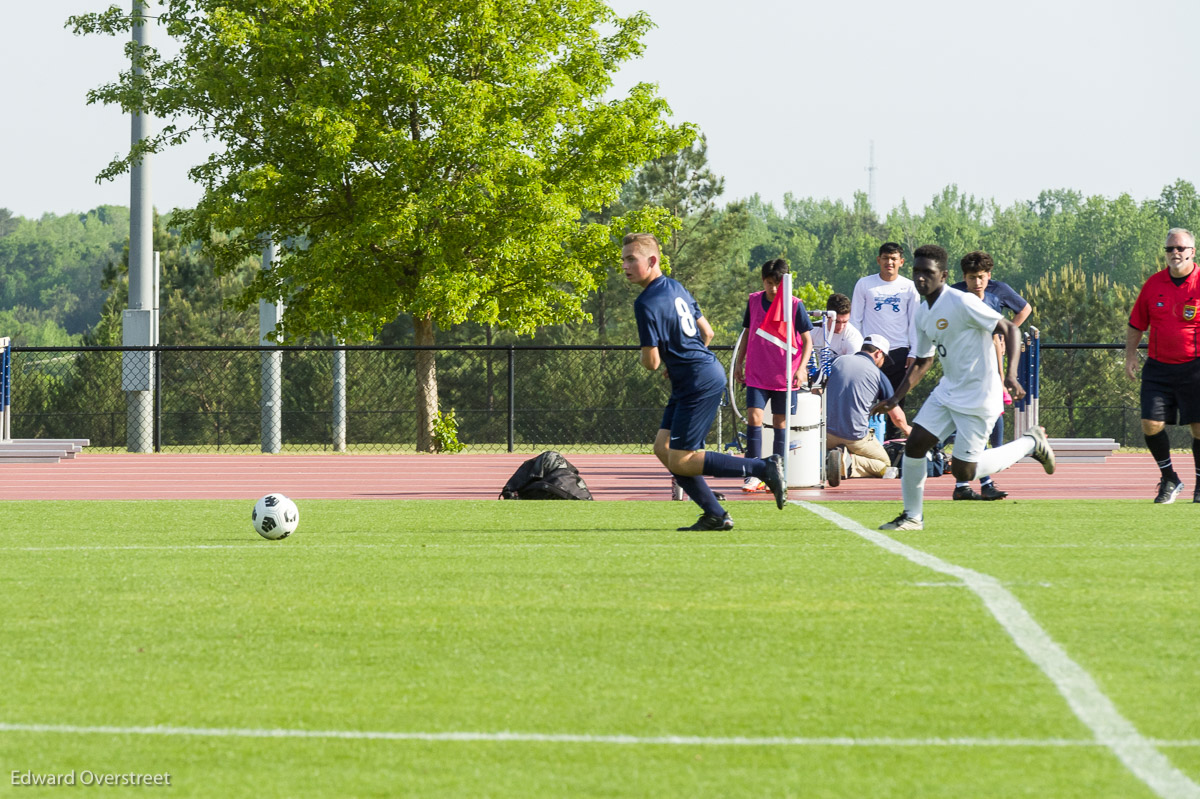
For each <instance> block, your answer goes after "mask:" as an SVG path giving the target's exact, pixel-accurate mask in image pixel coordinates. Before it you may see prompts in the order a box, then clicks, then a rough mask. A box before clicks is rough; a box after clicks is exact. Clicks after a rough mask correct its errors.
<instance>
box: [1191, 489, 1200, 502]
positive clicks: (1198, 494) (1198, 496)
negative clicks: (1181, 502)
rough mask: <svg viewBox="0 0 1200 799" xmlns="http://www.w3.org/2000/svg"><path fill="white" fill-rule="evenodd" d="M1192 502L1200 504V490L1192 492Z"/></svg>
mask: <svg viewBox="0 0 1200 799" xmlns="http://www.w3.org/2000/svg"><path fill="white" fill-rule="evenodd" d="M1192 502H1200V488H1197V489H1196V490H1195V491H1193V492H1192Z"/></svg>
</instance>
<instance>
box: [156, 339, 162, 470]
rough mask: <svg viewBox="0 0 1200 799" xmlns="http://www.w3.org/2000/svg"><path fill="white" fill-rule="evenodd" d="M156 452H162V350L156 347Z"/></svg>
mask: <svg viewBox="0 0 1200 799" xmlns="http://www.w3.org/2000/svg"><path fill="white" fill-rule="evenodd" d="M154 451H155V452H162V348H161V347H160V346H159V345H157V344H155V345H154Z"/></svg>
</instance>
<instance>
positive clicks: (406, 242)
mask: <svg viewBox="0 0 1200 799" xmlns="http://www.w3.org/2000/svg"><path fill="white" fill-rule="evenodd" d="M159 5H160V6H161V10H159V11H158V14H157V15H158V16H159V18H160V19H161V20H162V21H163V23H164V24H165V25H166V27H167V30H168V32H169V34H170V35H171V36H172V37H173V38H175V39H177V40H178V41H179V43H180V44H181V49H180V51H179V54H178V55H177V56H175V57H174V58H170V59H164V58H162V57H161V56H160V55H159V54H158V53H157V52H155V51H154V50H152V49H149V48H146V49H142V50H139V49H138V48H136V47H132V46H131V47H132V53H133V56H134V60H135V61H140V63H141V66H142V68H143V70H144V75H137V74H136V73H135V71H134V70H133V69H131V70H129V71H128V72H125V73H124V74H122V75H120V76H119V78H118V79H117V80H116V81H114V82H113V83H110V84H108V85H106V86H103V87H101V88H99V89H97V90H95V91H93V92H92V93H91V95H90V99H91V100H92V101H93V102H104V103H119V104H120V105H121V106H122V107H123V108H125V109H126V110H128V111H133V112H143V113H150V114H153V115H154V116H156V117H158V118H161V119H164V120H166V121H167V124H166V125H165V126H164V128H163V129H162V132H161V133H160V134H158V135H157V136H155V137H153V138H151V139H148V140H146V141H145V142H144V144H143V145H141V146H140V147H135V148H134V149H133V150H132V151H131V152H130V153H129V155H128V156H127V157H125V158H123V159H120V160H118V161H115V162H114V163H113V164H112V165H110V166H109V168H108V169H107V170H106V171H105V172H104V173H102V177H103V176H112V175H115V174H118V173H120V172H121V171H123V170H124V169H127V168H128V167H129V165H130V164H131V163H133V162H135V161H136V160H137V159H138V158H140V157H141V154H142V153H143V152H144V151H150V150H158V149H161V148H163V147H166V146H169V145H170V144H173V143H177V142H179V141H182V140H183V139H185V138H187V137H189V136H191V135H194V134H197V133H199V134H202V135H204V136H205V137H206V138H208V139H210V140H213V141H215V142H217V143H218V144H219V145H220V146H219V149H218V152H216V153H215V154H214V155H212V156H211V157H209V158H208V160H207V161H206V162H205V163H203V164H200V165H198V166H196V167H195V168H193V169H192V171H191V176H192V177H193V178H194V179H195V180H197V181H198V182H200V183H201V185H202V186H203V187H204V195H203V197H202V199H201V200H200V202H199V204H198V205H197V206H196V208H195V209H192V210H188V211H182V212H180V213H179V214H178V216H177V217H176V218H177V221H178V222H179V223H180V224H181V226H182V229H183V233H184V235H185V237H187V238H189V239H196V240H199V241H200V242H202V244H203V247H204V250H205V252H206V254H207V255H209V256H210V257H211V258H212V259H213V261H214V263H215V265H216V267H217V269H218V270H221V271H228V270H236V269H237V267H238V265H239V264H241V263H242V262H243V260H244V259H245V258H246V257H248V256H252V255H254V254H255V253H257V252H258V251H259V250H260V249H261V247H262V238H261V237H262V236H264V235H266V236H270V237H271V238H272V239H273V240H274V241H276V242H280V243H281V246H282V251H283V257H282V260H281V262H280V263H279V265H278V266H277V267H276V268H275V269H272V270H270V271H264V272H262V273H260V274H259V275H258V276H257V278H256V279H255V280H254V281H253V282H252V283H251V284H250V286H249V287H248V289H247V291H246V294H245V296H244V298H243V299H244V300H245V302H247V303H250V302H252V301H253V300H255V299H257V298H260V297H261V298H267V299H274V298H276V297H279V296H283V297H284V298H285V300H286V302H287V305H288V312H287V316H286V320H285V330H284V331H281V333H282V334H283V335H284V336H286V337H296V336H307V335H322V334H329V333H333V334H336V335H338V336H340V337H342V338H346V339H350V340H361V339H365V338H368V337H370V336H371V335H373V334H374V333H375V332H376V331H378V330H379V329H380V327H381V326H382V325H383V324H385V323H387V322H388V321H389V320H392V319H394V318H396V316H397V315H398V314H400V313H401V312H407V313H409V314H411V315H412V318H413V325H414V339H415V342H416V343H417V344H433V342H434V335H433V334H434V326H435V324H436V325H439V326H443V327H446V326H451V325H455V324H459V323H461V322H464V321H468V320H471V321H475V322H480V323H484V324H489V325H498V326H500V327H505V328H510V329H513V330H515V331H517V332H521V333H528V332H532V331H533V330H534V329H535V328H536V327H537V326H539V325H545V324H554V323H559V322H563V321H565V320H569V319H575V318H579V317H581V316H583V315H584V310H583V307H582V300H583V297H584V296H586V294H587V292H589V291H591V290H593V289H594V288H596V286H597V285H598V284H599V282H600V281H601V280H603V275H604V266H605V265H606V263H607V262H609V261H611V260H613V259H614V258H616V254H615V249H614V248H613V238H614V235H619V233H621V232H624V229H625V228H626V227H640V228H647V229H651V230H655V231H657V232H660V233H662V232H666V231H667V230H669V217H668V216H667V215H666V214H665V212H662V211H654V210H653V209H651V210H650V211H648V212H642V213H639V214H634V215H631V217H627V218H618V219H613V220H611V221H610V222H609V223H608V224H603V223H598V222H592V223H585V222H583V221H582V220H583V218H584V214H585V213H586V212H588V211H599V210H600V209H601V208H602V207H603V206H605V205H606V204H609V203H611V202H613V201H614V200H615V199H616V197H617V194H618V191H619V189H620V187H621V185H622V184H623V183H624V182H625V181H626V180H628V179H629V178H630V176H631V175H632V174H633V171H634V169H635V168H636V167H637V166H638V165H640V164H643V163H645V162H647V161H649V160H651V159H653V158H655V157H657V156H659V155H661V154H663V153H664V152H669V151H672V150H676V149H679V148H680V147H682V146H685V145H686V144H688V143H689V142H690V140H691V138H692V135H693V134H692V131H691V129H690V128H688V127H686V126H684V127H681V128H676V127H672V126H671V125H670V124H668V122H667V121H666V117H667V115H668V113H669V109H668V107H667V105H666V103H665V101H664V100H662V99H661V98H659V97H657V96H656V94H655V91H654V89H653V87H651V86H649V85H645V84H640V85H638V86H635V87H634V88H633V89H631V90H630V91H629V93H628V95H627V96H625V97H619V98H616V99H606V96H605V95H606V93H607V92H608V91H609V90H610V88H611V84H612V81H611V75H612V74H613V73H614V71H615V70H616V69H617V68H618V67H619V66H620V64H621V63H622V62H624V61H626V60H628V59H630V58H632V57H634V56H637V55H638V54H639V53H640V52H641V50H642V45H641V37H642V35H643V34H644V33H645V32H646V30H647V29H648V28H649V26H650V21H649V19H648V18H647V17H646V16H645V15H644V14H634V15H632V16H629V17H624V18H622V17H619V16H617V15H616V14H615V13H614V12H613V11H612V10H611V9H609V8H608V7H607V6H605V5H604V4H603V3H602V2H599V0H306V2H304V3H295V2H291V0H287V1H286V2H285V1H284V0H159ZM71 24H72V25H74V28H75V30H76V31H77V32H80V33H89V32H103V33H110V34H117V33H122V32H125V31H128V30H129V26H130V20H129V19H128V18H127V17H126V16H125V15H124V12H123V11H122V10H121V9H118V8H116V7H113V8H110V9H109V10H108V11H107V12H105V13H102V14H90V15H84V16H80V17H75V18H73V19H72V20H71ZM231 231H232V233H230V232H231ZM417 374H418V380H417V382H418V386H417V391H418V401H417V412H418V442H417V444H418V448H419V449H429V448H431V447H432V438H431V432H432V424H433V419H434V416H435V414H436V409H437V382H436V372H435V365H434V361H433V354H432V352H424V353H422V354H421V355H420V357H419V358H418V368H417Z"/></svg>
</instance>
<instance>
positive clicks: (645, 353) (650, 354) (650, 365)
mask: <svg viewBox="0 0 1200 799" xmlns="http://www.w3.org/2000/svg"><path fill="white" fill-rule="evenodd" d="M641 361H642V366H644V367H646V368H647V369H649V370H650V371H651V372H653V371H654V370H655V369H657V368H658V367H659V365H660V364H661V363H662V358H661V357H660V356H659V354H658V347H642V356H641Z"/></svg>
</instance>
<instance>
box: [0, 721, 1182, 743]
mask: <svg viewBox="0 0 1200 799" xmlns="http://www.w3.org/2000/svg"><path fill="white" fill-rule="evenodd" d="M0 732H28V733H57V734H64V735H163V736H193V737H201V738H323V739H343V740H356V741H357V740H368V741H434V742H439V741H440V742H448V743H454V742H463V743H471V742H483V743H492V742H494V743H579V744H610V745H618V746H636V745H642V746H829V747H847V748H849V747H871V746H874V747H897V748H905V747H908V748H921V747H963V748H971V747H995V748H1018V747H1027V748H1035V749H1065V748H1088V747H1103V746H1104V743H1102V742H1101V741H1097V740H1094V739H1091V740H1084V739H1073V738H850V737H827V738H820V737H812V738H805V737H788V736H777V737H762V738H749V737H742V736H735V737H705V736H698V735H659V736H637V735H578V734H571V733H538V732H387V731H379V730H288V729H243V728H236V727H169V726H163V725H158V726H153V727H116V726H109V725H104V726H94V727H85V726H78V725H74V724H6V723H3V722H0ZM1153 743H1155V744H1157V745H1159V746H1170V747H1200V740H1191V741H1189V740H1184V741H1153Z"/></svg>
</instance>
